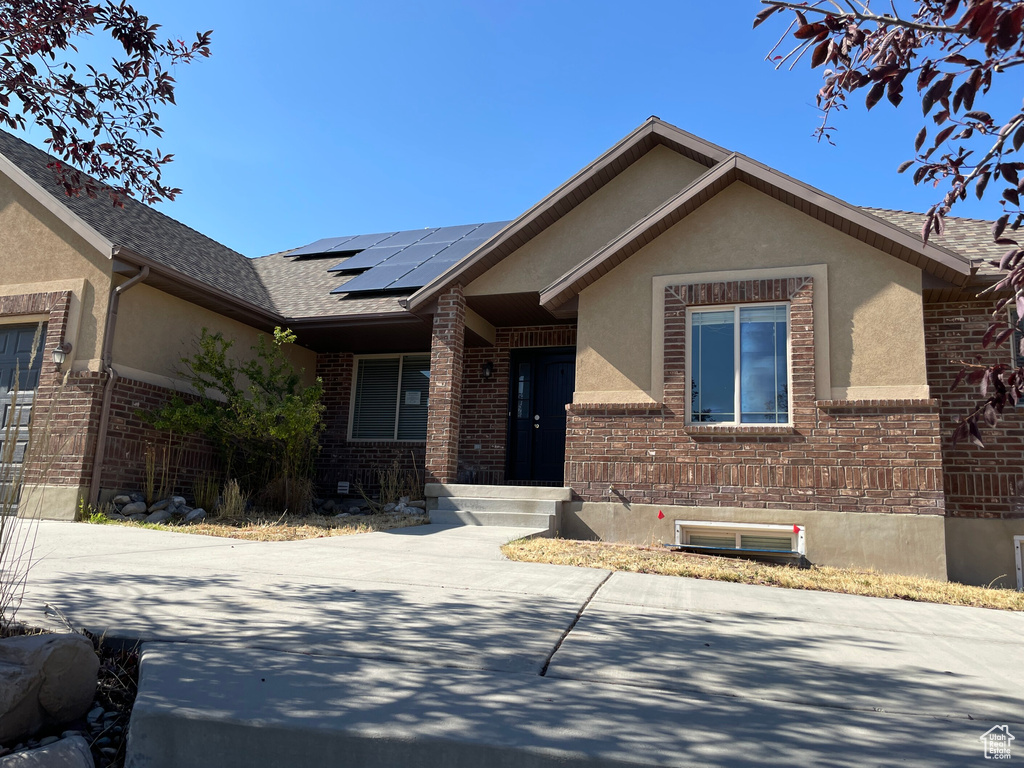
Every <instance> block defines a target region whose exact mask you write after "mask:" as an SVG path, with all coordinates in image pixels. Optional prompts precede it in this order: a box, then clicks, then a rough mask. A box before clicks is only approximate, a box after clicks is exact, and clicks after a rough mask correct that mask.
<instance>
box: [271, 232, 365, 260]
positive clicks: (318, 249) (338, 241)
mask: <svg viewBox="0 0 1024 768" xmlns="http://www.w3.org/2000/svg"><path fill="white" fill-rule="evenodd" d="M355 237H356V235H349V236H348V237H326V238H324V239H323V240H317V241H316V242H315V243H310V244H309V245H304V246H302V247H301V248H296V249H295V250H294V251H290V252H289V253H287V254H286V255H287V256H309V255H310V254H314V253H329V252H330V251H331V250H332V249H334V248H337V247H338V246H339V245H342V244H344V243H347V242H348V241H349V240H353V239H355Z"/></svg>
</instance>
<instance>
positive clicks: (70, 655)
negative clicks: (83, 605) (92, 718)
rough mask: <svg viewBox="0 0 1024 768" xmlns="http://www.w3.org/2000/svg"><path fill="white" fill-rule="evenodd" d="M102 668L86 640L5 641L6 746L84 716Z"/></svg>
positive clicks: (2, 721)
mask: <svg viewBox="0 0 1024 768" xmlns="http://www.w3.org/2000/svg"><path fill="white" fill-rule="evenodd" d="M99 667H100V662H99V659H98V658H97V656H96V652H95V651H94V650H93V646H92V641H90V640H89V639H88V638H86V637H84V636H82V635H71V634H66V635H28V636H23V637H9V638H6V639H3V640H0V742H6V741H15V740H18V739H24V738H27V737H29V736H31V735H32V734H33V733H35V732H36V731H38V730H39V729H40V728H41V727H43V725H46V724H60V723H66V722H69V721H71V720H74V719H76V718H78V717H81V716H82V715H84V714H85V713H86V711H87V710H88V709H89V705H90V704H92V700H93V698H94V697H95V695H96V675H97V673H98V672H99Z"/></svg>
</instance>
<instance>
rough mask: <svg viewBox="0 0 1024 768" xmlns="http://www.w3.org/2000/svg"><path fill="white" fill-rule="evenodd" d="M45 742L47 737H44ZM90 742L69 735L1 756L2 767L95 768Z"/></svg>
mask: <svg viewBox="0 0 1024 768" xmlns="http://www.w3.org/2000/svg"><path fill="white" fill-rule="evenodd" d="M43 741H44V742H45V741H46V739H43ZM95 766H96V763H95V762H93V759H92V752H90V751H89V743H88V742H87V741H86V740H85V739H83V738H82V737H81V736H69V737H68V738H66V739H60V740H55V741H52V742H49V743H46V744H44V745H43V746H40V747H37V748H36V749H29V750H26V751H24V752H15V753H14V754H11V755H6V756H4V757H0V768H95Z"/></svg>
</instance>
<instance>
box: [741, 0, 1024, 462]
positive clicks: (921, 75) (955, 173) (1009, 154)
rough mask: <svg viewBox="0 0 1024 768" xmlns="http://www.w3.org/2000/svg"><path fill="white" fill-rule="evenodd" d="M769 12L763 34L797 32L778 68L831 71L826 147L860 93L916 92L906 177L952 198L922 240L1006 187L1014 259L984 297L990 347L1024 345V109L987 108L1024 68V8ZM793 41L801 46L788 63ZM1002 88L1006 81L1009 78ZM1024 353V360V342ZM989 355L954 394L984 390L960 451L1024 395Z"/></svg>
mask: <svg viewBox="0 0 1024 768" xmlns="http://www.w3.org/2000/svg"><path fill="white" fill-rule="evenodd" d="M761 2H762V4H763V5H765V6H766V7H765V8H764V10H762V11H761V12H760V13H758V14H757V16H756V17H755V19H754V26H755V27H756V26H758V25H759V24H762V23H763V22H764V21H766V20H767V19H769V18H771V17H772V16H774V15H776V14H783V15H787V16H791V19H790V24H789V27H788V28H787V29H786V30H785V31H784V32H783V33H782V35H781V37H780V38H779V42H778V43H776V45H775V47H774V48H772V50H771V51H770V52H769V54H768V56H767V58H768V59H769V60H770V61H772V62H773V63H774V64H775V66H776V68H779V67H781V66H783V65H784V64H786V63H787V62H789V63H790V67H791V68H792V67H793V66H795V65H796V63H797V62H799V61H800V60H801V58H803V56H804V55H805V54H807V53H810V65H811V68H812V69H817V68H819V67H820V68H822V79H823V84H822V87H821V89H820V90H819V91H818V94H817V105H818V108H819V109H820V110H821V113H822V119H821V123H820V125H819V126H818V128H817V130H816V132H815V133H816V135H817V136H818V138H819V140H822V139H824V140H825V141H828V142H830V143H833V142H832V137H833V134H834V132H835V128H834V127H833V126H832V125H830V123H831V120H832V117H833V116H834V115H835V113H837V112H841V111H842V110H845V109H847V108H848V106H849V105H848V101H847V100H848V98H851V97H852V95H853V94H854V92H855V91H863V92H864V106H865V108H866V109H868V110H870V109H872V108H873V107H874V106H875V105H876V104H878V102H880V101H881V100H882V99H883V98H885V99H887V100H888V101H889V102H890V103H891V104H892V105H893V106H895V107H899V106H900V104H901V103H902V102H903V98H904V95H903V94H904V84H905V83H912V84H913V86H914V88H915V90H916V92H917V94H918V97H919V98H920V102H921V110H922V113H923V115H924V117H925V118H931V121H932V122H933V123H934V125H935V127H934V128H933V129H932V130H934V131H935V133H934V135H931V136H930V135H929V126H928V125H925V126H924V127H922V128H921V130H920V131H919V132H918V134H917V137H916V138H915V140H914V152H915V156H914V158H913V159H911V160H907V161H906V162H904V163H903V164H902V165H901V166H900V167H899V169H898V172H899V173H904V172H905V171H907V170H909V169H910V168H914V169H915V170H914V173H913V181H914V183H915V184H922V183H925V182H929V183H931V184H932V185H933V186H935V187H944V189H945V192H944V194H943V195H942V199H941V200H939V201H937V202H936V203H935V205H933V206H932V207H931V208H930V209H929V210H928V211H927V213H926V214H925V221H924V226H923V227H922V230H921V237H922V238H923V240H924V241H925V242H928V239H929V237H930V236H931V235H932V234H935V235H940V236H941V235H942V233H943V231H944V218H945V216H946V215H947V214H948V213H949V212H950V210H952V208H953V206H954V205H956V204H957V202H959V201H961V200H964V199H965V198H966V197H967V195H968V194H969V193H970V192H971V191H973V192H974V194H975V195H976V196H977V197H978V198H979V199H981V198H982V197H983V196H984V195H985V193H986V190H987V189H988V186H989V183H990V182H993V181H994V182H997V183H998V185H999V186H1000V187H1001V191H1000V199H999V203H1000V205H1001V208H1002V210H1001V212H1000V215H999V216H998V217H997V218H996V217H994V218H996V221H995V224H994V225H993V227H992V239H993V242H994V243H996V244H998V245H1002V246H1005V247H1006V248H1007V251H1006V253H1005V255H1004V256H1003V257H1002V258H1001V259H1000V260H999V261H993V262H992V265H993V266H996V267H998V268H999V269H1000V270H1002V272H1003V273H1004V274H1003V275H1002V277H1001V278H1000V279H999V280H998V281H997V282H996V283H995V284H994V285H992V286H990V287H989V288H988V289H986V291H984V292H983V293H991V294H992V295H993V297H994V307H993V311H992V318H991V323H990V326H989V329H988V331H987V332H986V333H985V335H984V337H983V339H982V341H981V346H982V348H983V349H988V348H990V347H999V346H1001V345H1003V344H1005V343H1006V342H1007V341H1008V340H1012V339H1013V335H1014V327H1013V326H1012V325H1011V324H1010V322H1008V319H1007V307H1008V306H1009V305H1013V306H1015V308H1016V311H1017V316H1018V318H1024V249H1021V248H1020V246H1019V243H1018V241H1017V240H1016V239H1015V234H1014V233H1016V231H1017V230H1019V229H1020V227H1021V225H1022V224H1024V210H1022V208H1021V195H1022V194H1024V179H1022V177H1024V162H1021V161H1020V160H1019V159H1018V158H1019V157H1020V151H1021V149H1022V147H1024V108H1021V109H1020V110H1018V111H1016V112H1013V113H1011V114H1003V115H999V116H993V115H991V114H989V113H988V112H986V111H984V110H983V109H981V108H980V106H981V104H980V103H979V105H978V107H979V108H977V109H976V108H975V101H976V100H978V99H981V100H983V99H984V97H985V96H986V95H987V94H988V93H989V92H990V90H991V89H992V87H993V80H994V76H995V75H998V74H1002V73H1004V72H1006V71H1007V70H1009V69H1012V68H1013V67H1016V66H1019V65H1020V64H1024V2H1009V0H916V2H908V3H904V4H903V5H904V7H906V6H910V7H911V9H912V10H910V11H909V12H907V13H904V14H902V15H901V14H900V13H899V11H898V10H897V8H896V3H895V2H890V3H887V10H886V11H885V12H882V13H876V12H874V11H872V10H871V8H870V5H871V3H870V0H863V1H855V2H850V1H849V0H843V2H838V1H837V0H808V2H789V1H783V0H761ZM789 38H792V40H793V41H794V46H793V48H792V49H791V50H790V51H789V52H788V53H786V54H785V55H780V54H777V53H776V51H778V49H779V47H780V46H781V45H782V44H783V43H784V42H785V41H786V40H787V39H789ZM1000 82H1002V81H1000ZM1021 95H1022V96H1024V94H1021ZM1019 351H1020V354H1021V355H1022V356H1024V341H1022V342H1021V349H1020V350H1019ZM980 360H981V356H980V355H979V356H978V358H977V360H976V361H974V362H971V363H965V364H963V365H962V368H961V371H960V375H959V376H958V377H957V380H956V382H955V384H954V387H956V386H957V385H959V384H960V383H961V382H962V381H966V382H967V383H969V384H973V385H977V386H978V387H979V391H980V395H981V398H982V399H981V402H980V403H979V404H978V405H977V407H976V408H974V409H973V410H972V411H971V412H970V413H968V414H966V415H965V416H964V417H963V419H961V421H960V422H959V423H958V424H957V426H956V428H955V429H954V431H953V435H952V437H953V442H954V444H955V443H957V442H959V441H961V440H968V439H969V440H971V441H972V442H974V443H976V444H978V445H982V444H983V443H982V437H981V425H983V424H984V425H988V426H990V427H992V426H995V425H996V424H998V423H999V419H1000V417H1001V416H1002V414H1003V411H1004V409H1005V408H1006V406H1008V405H1016V404H1017V402H1018V401H1019V400H1021V399H1022V398H1024V367H1017V366H1010V365H985V364H982V363H981V362H980Z"/></svg>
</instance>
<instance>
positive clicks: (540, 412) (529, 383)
mask: <svg viewBox="0 0 1024 768" xmlns="http://www.w3.org/2000/svg"><path fill="white" fill-rule="evenodd" d="M510 378H511V385H512V386H511V391H510V392H509V447H508V479H509V480H510V481H512V482H520V483H523V482H543V483H554V482H557V483H561V482H562V481H563V480H564V475H565V406H566V404H567V403H569V402H571V401H572V392H573V388H574V387H575V381H576V353H575V350H573V349H572V348H561V347H560V348H554V349H525V350H516V351H515V352H513V353H512V359H511V376H510Z"/></svg>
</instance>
